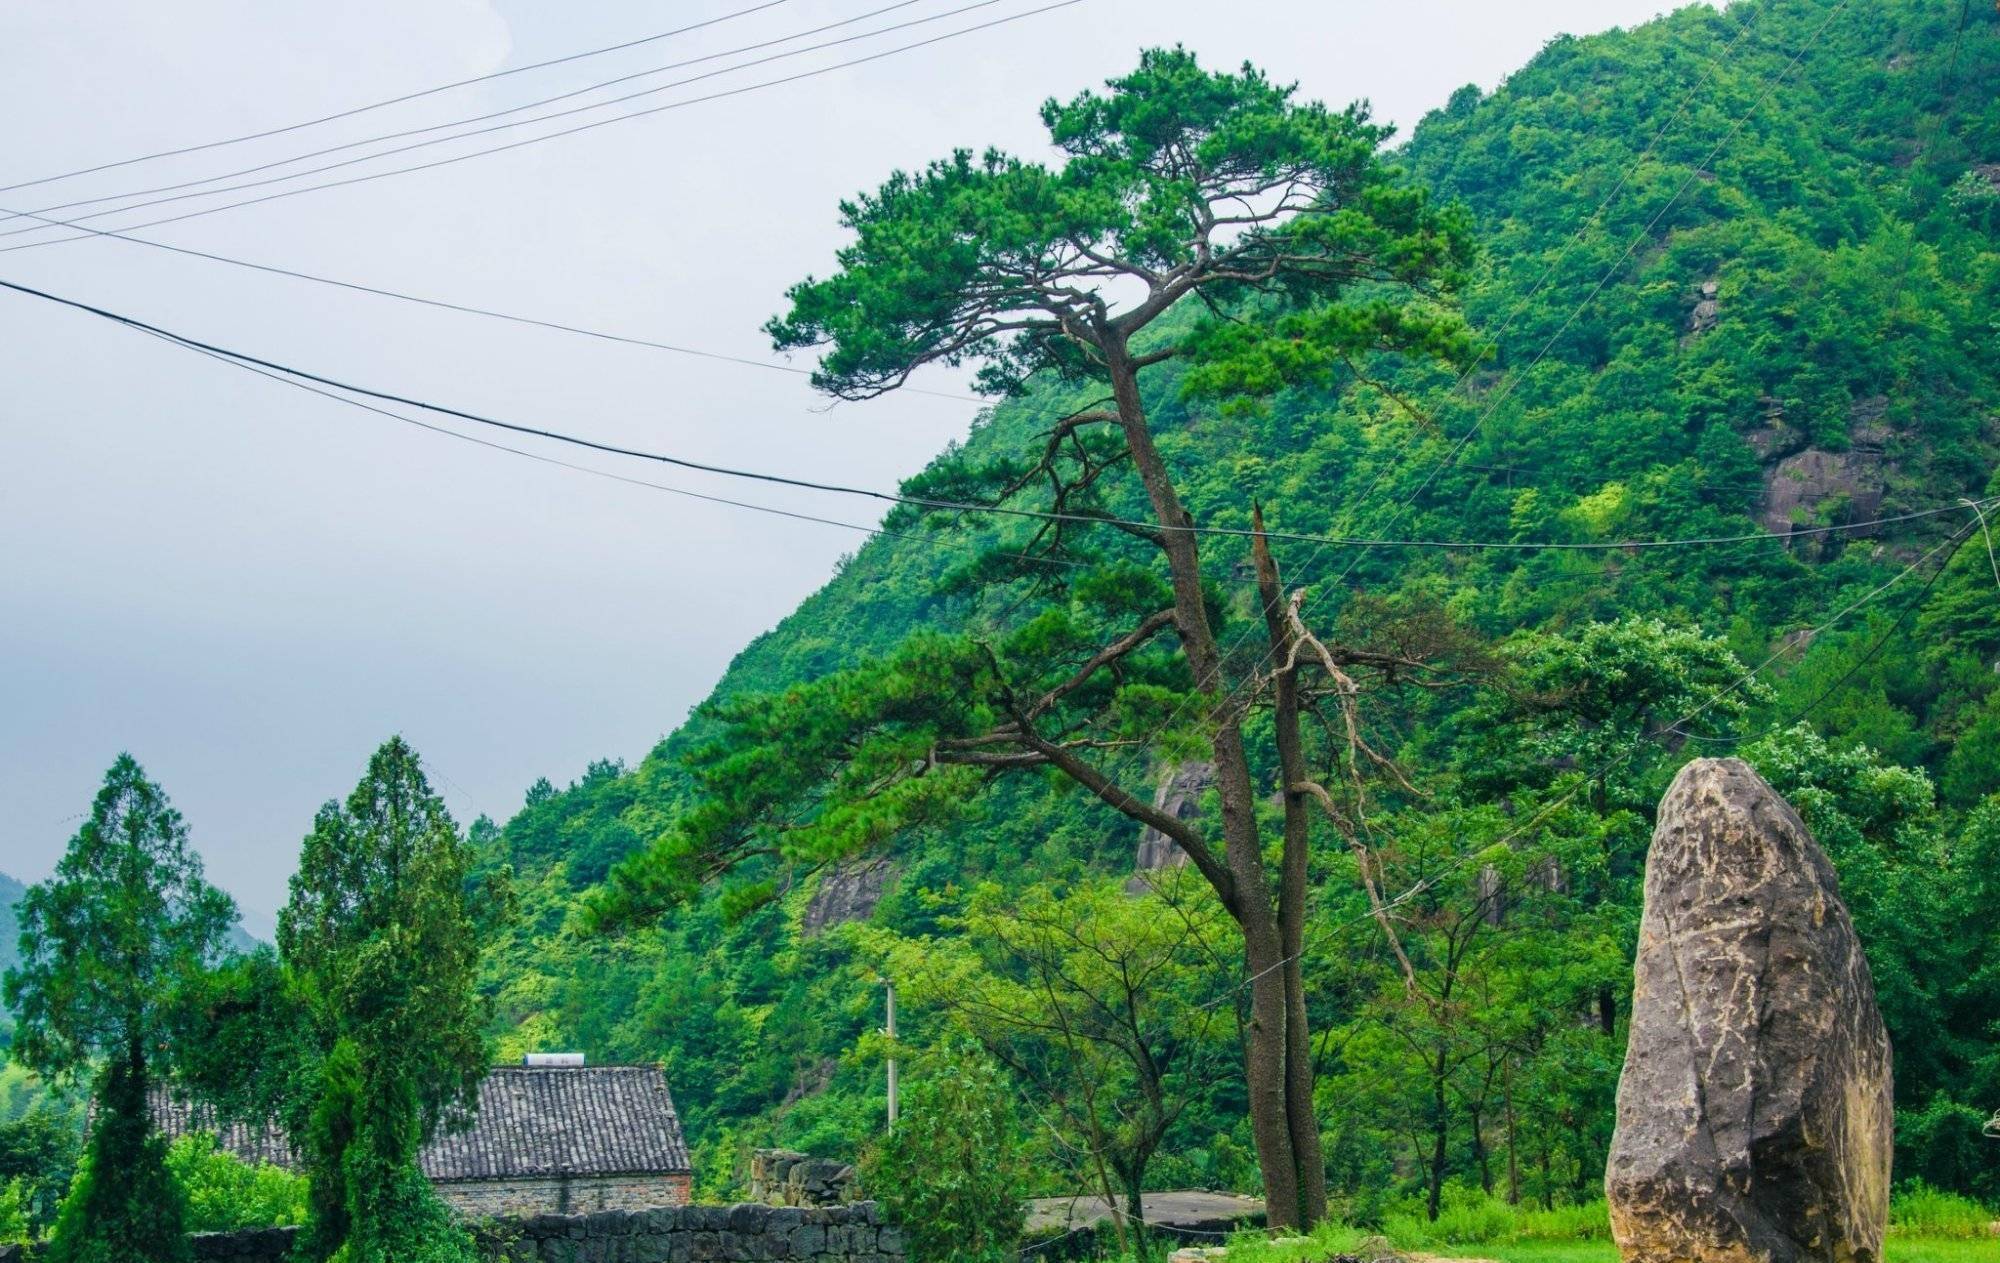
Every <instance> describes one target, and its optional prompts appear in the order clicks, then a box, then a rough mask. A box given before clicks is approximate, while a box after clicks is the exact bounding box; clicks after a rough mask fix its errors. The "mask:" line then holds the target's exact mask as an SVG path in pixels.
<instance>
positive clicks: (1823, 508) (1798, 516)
mask: <svg viewBox="0 0 2000 1263" xmlns="http://www.w3.org/2000/svg"><path fill="white" fill-rule="evenodd" d="M1888 408H1889V401H1888V400H1887V399H1886V398H1884V397H1882V396H1880V395H1877V396H1873V397H1871V398H1867V399H1861V400H1857V401H1856V402H1855V403H1854V405H1853V407H1852V408H1850V409H1849V411H1848V417H1847V437H1848V449H1847V450H1846V451H1844V452H1835V451H1828V450H1826V449H1825V448H1819V447H1806V446H1804V436H1803V435H1802V434H1800V433H1799V431H1798V430H1797V429H1796V428H1795V427H1793V426H1790V425H1788V424H1787V423H1786V422H1785V420H1784V412H1783V408H1782V406H1781V407H1780V408H1779V409H1778V410H1777V413H1776V415H1775V416H1773V415H1772V414H1771V413H1769V412H1767V413H1766V418H1765V425H1764V426H1763V427H1762V428H1760V429H1758V430H1754V431H1752V432H1751V433H1750V435H1749V436H1748V437H1749V440H1750V444H1751V446H1753V447H1755V448H1756V449H1757V450H1758V452H1759V453H1760V454H1761V455H1763V456H1764V458H1765V459H1766V460H1769V459H1770V458H1772V457H1773V456H1776V457H1780V458H1781V459H1779V460H1778V461H1777V462H1776V463H1775V464H1773V465H1772V466H1771V467H1770V468H1769V469H1768V470H1766V471H1765V474H1764V496H1763V500H1762V503H1761V504H1760V506H1759V520H1760V521H1761V522H1762V523H1763V525H1764V529H1765V530H1767V531H1770V532H1771V533H1772V534H1774V535H1789V534H1791V533H1792V531H1793V530H1794V528H1795V527H1796V526H1798V525H1803V524H1811V522H1812V521H1813V520H1814V519H1817V518H1818V517H1820V516H1821V514H1823V513H1825V512H1827V511H1828V510H1829V509H1835V508H1837V509H1838V520H1840V521H1845V522H1860V521H1866V520H1868V519H1870V518H1875V517H1880V516H1881V512H1882V500H1883V497H1884V496H1885V495H1886V494H1887V492H1888V484H1889V471H1890V465H1889V455H1888V450H1889V443H1890V440H1891V439H1892V438H1893V437H1894V431H1893V430H1892V429H1891V428H1890V426H1889V424H1888V421H1887V413H1888ZM1836 501H1837V502H1839V503H1838V504H1835V503H1834V502H1836ZM1880 531H1881V528H1879V527H1866V528H1863V529H1861V530H1856V531H1849V532H1845V537H1846V538H1850V539H1853V538H1861V537H1864V536H1868V535H1876V534H1880Z"/></svg>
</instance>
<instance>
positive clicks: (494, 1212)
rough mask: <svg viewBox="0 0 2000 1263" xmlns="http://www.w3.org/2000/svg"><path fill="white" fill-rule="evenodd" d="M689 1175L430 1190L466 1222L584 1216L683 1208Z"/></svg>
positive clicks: (447, 1185) (449, 1184) (458, 1184)
mask: <svg viewBox="0 0 2000 1263" xmlns="http://www.w3.org/2000/svg"><path fill="white" fill-rule="evenodd" d="M689 1179H690V1177H689V1176H686V1175H622V1176H570V1177H567V1178H564V1177H554V1178H550V1179H536V1180H526V1179H524V1180H478V1181H472V1180H466V1181H446V1182H443V1183H440V1184H437V1185H435V1186H434V1187H435V1188H436V1189H437V1193H438V1196H439V1197H441V1198H443V1199H444V1201H445V1204H446V1205H447V1206H450V1207H451V1208H452V1209H453V1210H455V1211H457V1212H458V1213H459V1214H461V1215H463V1216H465V1217H466V1218H467V1219H492V1218H497V1217H500V1216H510V1217H512V1218H516V1219H525V1218H526V1217H528V1216H529V1215H588V1214H592V1213H594V1212H596V1211H600V1210H651V1209H652V1208H654V1207H656V1206H685V1205H686V1204H687V1203H688V1201H689Z"/></svg>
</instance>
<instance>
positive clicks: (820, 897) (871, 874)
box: [801, 856, 896, 935]
mask: <svg viewBox="0 0 2000 1263" xmlns="http://www.w3.org/2000/svg"><path fill="white" fill-rule="evenodd" d="M895 875H896V866H895V865H894V864H893V863H891V862H890V861H889V859H888V858H887V857H885V856H875V857H872V858H869V859H859V860H847V861H845V862H844V863H840V864H835V865H834V866H833V867H832V868H829V869H827V870H826V871H825V872H824V873H821V874H820V878H819V885H817V886H815V887H813V893H812V898H811V899H809V900H807V901H806V911H805V915H804V917H803V918H801V926H802V928H803V929H804V930H805V932H806V933H807V934H809V935H810V934H817V933H819V932H820V931H822V930H825V929H829V928H831V927H833V926H836V925H844V924H846V923H847V922H849V921H866V920H867V919H868V918H869V917H871V916H874V915H875V906H876V905H877V904H879V903H881V902H882V894H883V892H884V891H885V890H887V889H888V886H889V879H890V878H892V877H894V876H895Z"/></svg>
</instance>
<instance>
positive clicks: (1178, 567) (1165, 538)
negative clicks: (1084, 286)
mask: <svg viewBox="0 0 2000 1263" xmlns="http://www.w3.org/2000/svg"><path fill="white" fill-rule="evenodd" d="M1105 353H1106V357H1107V359H1108V361H1109V369H1110V377H1111V388H1112V394H1113V397H1114V399H1115V401H1116V403H1117V408H1118V416H1119V420H1120V423H1121V428H1122V429H1123V431H1124V436H1125V443H1126V447H1127V449H1128V450H1129V451H1130V452H1131V455H1132V463H1133V466H1134V468H1135V469H1136V470H1137V471H1138V474H1139V478H1140V481H1141V482H1142V483H1144V484H1145V488H1146V494H1147V496H1148V498H1149V499H1150V500H1151V502H1152V507H1153V515H1154V519H1155V520H1156V521H1157V522H1159V523H1160V525H1161V527H1162V528H1164V529H1163V530H1162V531H1161V550H1162V551H1163V552H1164V553H1165V554H1166V557H1167V568H1168V571H1169V573H1170V574H1171V576H1172V579H1173V588H1174V622H1175V627H1176V629H1177V630H1178V631H1179V633H1180V641H1181V652H1182V654H1183V655H1184V656H1185V657H1186V659H1187V664H1188V668H1189V670H1190V671H1191V672H1192V673H1193V675H1194V682H1195V689H1196V691H1197V692H1198V693H1200V694H1201V695H1202V696H1203V697H1205V698H1206V699H1207V701H1208V704H1209V706H1210V707H1211V710H1210V714H1209V716H1208V719H1209V722H1210V725H1211V742H1210V745H1211V751H1212V754H1213V757H1214V760H1215V785H1216V796H1217V798H1218V799H1219V800H1220V803H1221V808H1222V813H1221V814H1222V838H1223V862H1224V865H1225V866H1226V867H1227V869H1228V871H1229V875H1230V884H1231V887H1232V888H1231V889H1229V890H1220V891H1218V892H1217V893H1218V894H1219V895H1221V896H1222V901H1223V906H1224V907H1225V908H1227V909H1228V911H1229V913H1230V915H1231V916H1233V917H1234V918H1235V920H1236V922H1237V924H1238V925H1239V926H1241V927H1242V930H1243V963H1244V966H1245V968H1246V970H1247V971H1248V974H1249V977H1250V1020H1249V1025H1248V1029H1247V1030H1246V1032H1245V1036H1244V1060H1245V1063H1246V1064H1245V1067H1244V1078H1245V1086H1246V1088H1247V1089H1248V1094H1249V1104H1250V1130H1251V1135H1252V1138H1253V1139H1254V1141H1255V1143H1256V1148H1257V1165H1258V1167H1259V1169H1260V1170H1261V1171H1262V1172H1263V1176H1264V1203H1265V1216H1266V1221H1267V1222H1268V1223H1270V1224H1271V1225H1272V1226H1274V1227H1294V1228H1303V1227H1305V1226H1307V1218H1306V1215H1305V1213H1304V1208H1303V1206H1302V1205H1301V1202H1300V1178H1299V1169H1300V1164H1299V1153H1298V1149H1297V1146H1296V1145H1295V1144H1294V1141H1293V1136H1294V1128H1293V1123H1292V1119H1291V1112H1292V1111H1291V1093H1290V1091H1289V1089H1288V1083H1287V1026H1288V1024H1289V1023H1288V1018H1289V1017H1290V1013H1289V1011H1288V1009H1289V1006H1288V1005H1287V1003H1286V988H1285V976H1284V972H1283V969H1284V958H1285V955H1286V951H1285V947H1284V939H1283V935H1282V934H1281V933H1280V930H1279V926H1278V922H1277V916H1276V913H1275V910H1274V908H1273V899H1272V891H1271V882H1270V878H1269V876H1268V875H1267V874H1266V872H1265V870H1264V854H1263V841H1262V838H1261V837H1260V836H1259V835H1258V831H1257V817H1256V809H1257V803H1256V790H1255V787H1254V784H1253V782H1252V780H1251V776H1250V762H1249V758H1248V757H1247V756H1246V754H1245V753H1244V749H1243V731H1242V725H1241V720H1240V717H1239V714H1238V712H1237V710H1236V708H1235V706H1234V703H1233V701H1232V700H1231V699H1230V697H1229V687H1228V681H1227V680H1226V678H1225V677H1224V675H1223V671H1222V652H1221V648H1220V646H1219V645H1218V644H1217V643H1216V637H1215V631H1214V628H1213V627H1212V626H1211V625H1210V624H1209V621H1208V607H1207V603H1206V600H1205V597H1204V593H1203V591H1202V584H1201V556H1200V551H1199V547H1198V545H1197V543H1196V539H1195V536H1194V534H1193V532H1191V531H1188V530H1185V529H1176V528H1183V527H1186V526H1189V525H1191V524H1192V522H1191V520H1190V518H1189V516H1188V513H1187V510H1186V509H1184V508H1183V507H1182V506H1181V502H1180V494H1179V492H1178V491H1176V490H1175V488H1174V485H1173V479H1172V477H1171V476H1170V475H1169V474H1168V472H1167V467H1166V462H1165V461H1164V460H1162V459H1161V457H1160V453H1159V449H1158V448H1157V447H1155V446H1154V444H1153V436H1152V433H1151V431H1150V430H1149V429H1148V428H1147V425H1146V411H1145V405H1144V403H1143V402H1142V401H1141V399H1140V396H1139V381H1138V376H1137V372H1136V370H1135V369H1134V368H1133V367H1132V365H1131V361H1130V359H1129V358H1128V357H1127V355H1126V353H1125V349H1124V348H1123V347H1122V346H1108V347H1106V348H1105ZM1301 1033H1303V1024H1301ZM1308 1074H1309V1071H1308ZM1306 1096H1307V1099H1308V1101H1310V1097H1311V1092H1310V1084H1309V1083H1308V1086H1307V1092H1306ZM1314 1148H1315V1149H1317V1146H1316V1145H1315V1146H1314ZM1319 1167H1320V1163H1319V1162H1318V1161H1317V1160H1316V1159H1315V1161H1314V1162H1313V1168H1314V1170H1315V1171H1317V1170H1318V1169H1319ZM1320 1178H1321V1181H1322V1182H1323V1180H1324V1176H1323V1175H1322V1176H1321V1177H1320Z"/></svg>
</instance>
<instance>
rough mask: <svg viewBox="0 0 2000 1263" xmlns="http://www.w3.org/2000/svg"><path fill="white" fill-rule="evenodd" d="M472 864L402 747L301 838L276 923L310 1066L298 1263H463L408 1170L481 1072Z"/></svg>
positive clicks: (387, 753)
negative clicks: (305, 1195) (306, 1182)
mask: <svg viewBox="0 0 2000 1263" xmlns="http://www.w3.org/2000/svg"><path fill="white" fill-rule="evenodd" d="M472 862H473V855H472V849H471V848H470V847H469V846H468V845H467V844H466V842H465V840H464V838H463V837H461V836H460V834H459V831H458V826H457V824H456V823H455V822H453V820H452V818H451V815H450V814H449V813H448V812H447V811H446V810H445V807H444V803H443V802H442V801H441V800H440V799H439V798H438V797H437V795H436V794H434V793H432V792H431V788H430V784H429V782H428V781H427V780H426V779H425V777H424V773H423V768H422V763H421V760H419V759H418V757H417V753H416V751H414V750H412V749H411V748H410V746H409V745H408V744H407V743H406V742H404V741H403V739H402V738H401V737H392V738H390V739H389V740H388V741H387V742H385V743H384V744H383V745H382V747H381V748H380V749H379V750H377V751H376V752H375V754H374V757H372V758H371V759H370V760H369V761H368V771H367V774H366V775H365V776H363V777H362V779H361V783H360V784H359V785H357V786H356V787H355V789H354V792H353V793H352V794H351V795H349V796H348V799H347V801H346V802H345V803H344V804H343V803H337V802H329V803H327V804H326V805H325V806H324V807H322V808H321V809H320V811H319V815H318V817H317V818H316V819H315V820H314V822H313V830H312V832H311V833H310V834H308V835H307V837H306V840H305V847H304V850H303V852H302V853H301V855H300V857H299V871H298V873H297V874H296V875H295V876H294V877H293V878H292V884H291V901H290V902H289V903H288V904H287V905H286V907H285V909H284V911H283V912H282V913H280V914H279V917H278V947H279V951H280V952H281V953H282V955H283V958H284V962H285V966H286V969H287V971H288V974H289V976H290V980H291V985H292V987H293V990H294V993H295V994H296V995H297V996H298V997H299V998H300V999H301V1000H302V1002H303V1004H304V1005H305V1008H306V1010H307V1014H308V1016H307V1024H308V1026H309V1027H310V1029H311V1035H310V1036H309V1039H310V1041H311V1042H312V1044H313V1045H314V1051H313V1053H312V1054H311V1055H312V1056H313V1058H314V1059H315V1060H316V1062H317V1066H316V1071H317V1073H316V1074H314V1075H313V1076H311V1080H310V1081H311V1082H312V1084H313V1088H312V1091H311V1099H310V1100H309V1101H304V1102H300V1103H299V1104H300V1107H301V1108H300V1111H299V1112H300V1113H301V1114H303V1115H304V1122H303V1126H302V1127H301V1130H302V1131H303V1135H300V1136H295V1140H297V1141H299V1142H300V1144H299V1147H300V1149H301V1151H302V1154H303V1156H304V1160H305V1166H306V1169H307V1174H308V1175H309V1177H310V1178H311V1181H312V1188H311V1200H310V1206H309V1209H308V1221H307V1225H306V1230H305V1233H304V1234H303V1238H302V1241H301V1244H300V1251H301V1257H303V1258H306V1259H311V1260H316V1261H317V1260H325V1259H329V1258H332V1257H334V1256H335V1255H336V1253H337V1252H341V1253H340V1257H341V1258H342V1259H343V1261H344V1263H392V1261H393V1263H450V1261H455V1260H468V1259H470V1258H471V1257H472V1245H471V1241H470V1238H469V1237H468V1236H467V1235H466V1234H465V1232H464V1230H463V1229H462V1228H460V1227H458V1226H457V1225H456V1224H455V1223H454V1222H453V1221H452V1218H451V1215H450V1212H449V1210H448V1209H447V1208H446V1207H445V1205H444V1204H443V1202H441V1201H440V1200H439V1199H438V1197H437V1195H436V1194H435V1193H434V1192H432V1190H431V1188H430V1186H429V1184H428V1183H427V1182H426V1181H425V1180H424V1177H423V1174H422V1172H421V1171H420V1170H419V1168H418V1165H417V1157H418V1153H419V1150H420V1149H421V1147H422V1145H423V1143H424V1141H425V1140H427V1139H428V1138H429V1137H431V1136H432V1135H435V1134H436V1133H437V1132H438V1131H439V1130H440V1129H442V1128H446V1127H449V1126H452V1125H454V1124H455V1123H457V1122H459V1121H462V1120H465V1119H467V1118H469V1115H470V1111H471V1109H472V1108H473V1107H475V1106H476V1104H477V1091H478V1086H479V1081H480V1079H482V1078H483V1077H484V1076H485V1072H486V1064H487V1057H486V1046H485V1041H484V1039H483V1037H482V1034H481V1031H482V1028H483V1026H484V1020H483V1018H484V1013H483V1009H482V1006H481V1004H480V1002H479V1000H478V997H477V996H476V995H475V993H474V987H473V983H474V972H475V970H476V968H477V965H478V958H479V945H478V924H477V919H476V915H475V914H476V907H475V902H474V894H473V892H472V890H471V887H470V883H469V877H470V873H471V868H472ZM343 1251H344V1252H343Z"/></svg>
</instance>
